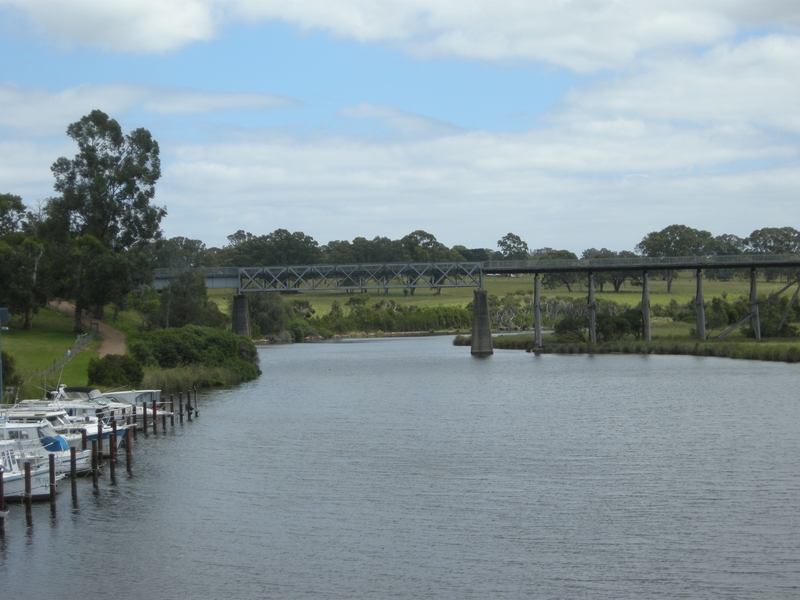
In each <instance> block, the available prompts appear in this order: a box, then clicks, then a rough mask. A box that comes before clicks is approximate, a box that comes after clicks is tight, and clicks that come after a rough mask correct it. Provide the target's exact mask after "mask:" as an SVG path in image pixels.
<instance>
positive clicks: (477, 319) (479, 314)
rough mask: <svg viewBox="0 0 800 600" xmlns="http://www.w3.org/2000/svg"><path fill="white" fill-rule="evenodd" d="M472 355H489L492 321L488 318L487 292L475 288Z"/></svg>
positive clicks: (490, 351)
mask: <svg viewBox="0 0 800 600" xmlns="http://www.w3.org/2000/svg"><path fill="white" fill-rule="evenodd" d="M471 354H472V356H490V355H492V354H494V349H493V348H492V322H491V319H490V318H489V293H488V292H487V291H486V290H475V292H474V296H473V300H472V348H471Z"/></svg>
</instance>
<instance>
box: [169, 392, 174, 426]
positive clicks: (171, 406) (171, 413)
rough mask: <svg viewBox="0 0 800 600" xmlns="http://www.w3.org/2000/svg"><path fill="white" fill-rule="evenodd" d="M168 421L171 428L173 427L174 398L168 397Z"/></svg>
mask: <svg viewBox="0 0 800 600" xmlns="http://www.w3.org/2000/svg"><path fill="white" fill-rule="evenodd" d="M169 420H170V423H171V425H172V426H173V427H175V396H173V395H172V394H170V395H169Z"/></svg>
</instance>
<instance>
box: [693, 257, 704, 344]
mask: <svg viewBox="0 0 800 600" xmlns="http://www.w3.org/2000/svg"><path fill="white" fill-rule="evenodd" d="M695 276H696V279H697V294H696V295H695V299H694V308H695V312H696V320H695V322H696V323H697V337H698V338H700V340H702V341H706V305H705V300H704V298H703V271H702V270H701V269H697V271H696V272H695Z"/></svg>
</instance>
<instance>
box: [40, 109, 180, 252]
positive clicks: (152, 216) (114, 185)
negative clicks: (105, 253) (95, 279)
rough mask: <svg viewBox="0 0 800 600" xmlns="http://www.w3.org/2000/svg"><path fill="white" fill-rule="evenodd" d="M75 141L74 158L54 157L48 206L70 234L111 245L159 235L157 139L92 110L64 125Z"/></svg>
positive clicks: (162, 213)
mask: <svg viewBox="0 0 800 600" xmlns="http://www.w3.org/2000/svg"><path fill="white" fill-rule="evenodd" d="M67 135H68V136H69V137H71V138H72V139H73V140H74V141H75V142H76V143H77V144H78V154H76V155H75V157H74V158H73V159H71V160H70V159H68V158H65V157H63V156H62V157H61V158H59V159H58V160H56V162H55V163H53V166H52V167H51V170H52V172H53V175H54V176H55V179H56V183H55V190H56V192H58V193H60V194H61V197H59V198H54V199H52V200H51V201H50V206H49V208H48V211H49V213H50V215H51V216H52V217H60V218H61V219H63V220H62V223H63V224H64V225H66V226H68V227H69V230H70V233H73V234H75V235H83V234H89V235H92V236H94V237H95V238H97V239H98V240H99V241H100V243H101V244H102V245H103V246H104V247H106V248H108V249H110V250H113V251H122V250H127V249H128V248H130V247H131V246H133V245H134V244H136V243H139V242H149V241H151V240H153V239H155V238H157V237H159V234H160V232H159V226H160V224H161V219H162V218H163V217H164V216H165V215H166V214H167V211H166V210H164V209H163V208H160V207H157V206H153V205H151V204H150V201H151V200H152V199H153V198H154V197H155V185H156V181H158V179H159V177H161V161H160V159H159V149H158V143H157V142H156V141H155V140H154V139H153V137H152V136H151V135H150V132H149V131H147V130H146V129H143V128H139V129H135V130H134V131H132V132H131V133H130V134H128V135H124V134H123V133H122V128H121V127H120V125H119V123H117V121H116V120H114V119H111V118H109V116H108V115H107V114H105V113H104V112H102V111H100V110H93V111H92V112H91V113H90V114H89V115H87V116H85V117H83V118H82V119H81V120H80V121H77V122H75V123H72V124H71V125H70V126H69V127H67Z"/></svg>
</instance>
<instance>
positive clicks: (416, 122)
mask: <svg viewBox="0 0 800 600" xmlns="http://www.w3.org/2000/svg"><path fill="white" fill-rule="evenodd" d="M340 113H341V114H342V116H344V117H348V118H350V119H360V120H367V121H374V122H377V123H379V124H380V125H382V126H384V127H386V128H388V129H389V130H391V131H392V132H395V133H398V134H401V135H404V136H437V135H448V134H453V133H457V132H458V131H460V129H459V128H458V127H456V126H455V125H452V124H450V123H444V122H442V121H439V120H437V119H432V118H430V117H425V116H422V115H416V114H413V113H410V112H406V111H404V110H400V109H399V108H397V107H395V106H391V105H387V104H383V105H376V104H370V103H368V102H362V103H361V104H358V105H357V106H348V107H345V108H342V109H341V110H340Z"/></svg>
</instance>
